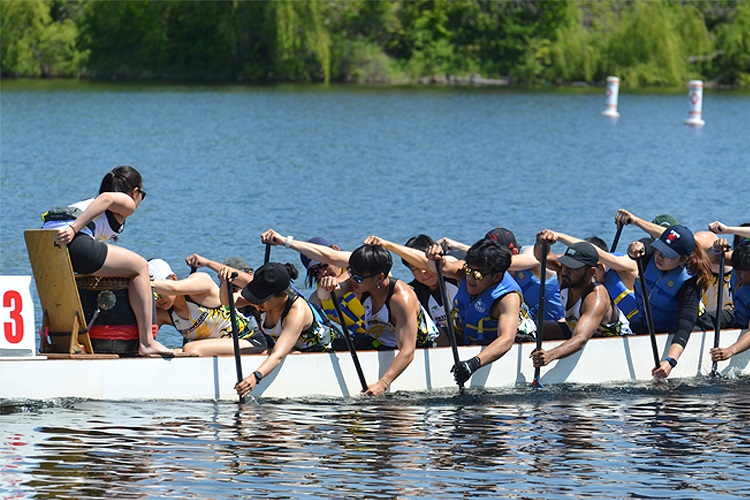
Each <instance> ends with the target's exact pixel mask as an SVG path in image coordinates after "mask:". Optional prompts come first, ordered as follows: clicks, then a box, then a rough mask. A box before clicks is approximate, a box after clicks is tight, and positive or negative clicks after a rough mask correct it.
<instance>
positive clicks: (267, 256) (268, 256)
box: [263, 243, 271, 264]
mask: <svg viewBox="0 0 750 500" xmlns="http://www.w3.org/2000/svg"><path fill="white" fill-rule="evenodd" d="M269 260H271V244H270V243H266V256H265V257H264V258H263V264H268V261H269Z"/></svg>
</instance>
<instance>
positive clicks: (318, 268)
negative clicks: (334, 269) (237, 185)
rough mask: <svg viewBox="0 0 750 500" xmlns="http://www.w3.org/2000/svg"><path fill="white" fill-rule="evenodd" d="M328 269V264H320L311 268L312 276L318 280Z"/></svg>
mask: <svg viewBox="0 0 750 500" xmlns="http://www.w3.org/2000/svg"><path fill="white" fill-rule="evenodd" d="M326 269H328V264H318V265H317V266H313V267H311V268H310V276H312V277H313V278H315V279H317V278H319V277H320V273H322V272H323V271H325V270H326Z"/></svg>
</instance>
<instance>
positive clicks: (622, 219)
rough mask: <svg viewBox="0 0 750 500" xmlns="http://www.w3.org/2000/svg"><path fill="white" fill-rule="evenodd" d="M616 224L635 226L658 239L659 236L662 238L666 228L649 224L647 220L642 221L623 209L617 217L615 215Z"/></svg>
mask: <svg viewBox="0 0 750 500" xmlns="http://www.w3.org/2000/svg"><path fill="white" fill-rule="evenodd" d="M615 223H617V224H623V225H626V226H627V225H630V224H632V225H634V226H636V227H638V228H640V229H642V230H643V231H645V232H646V233H647V234H648V235H649V236H651V237H652V238H654V239H656V238H658V237H659V236H661V233H663V232H664V229H665V228H664V227H662V226H660V225H659V224H654V223H653V222H649V221H647V220H645V219H642V218H640V217H638V216H636V215H633V214H632V213H630V212H628V211H627V210H625V209H623V208H621V209H620V210H618V211H617V215H615Z"/></svg>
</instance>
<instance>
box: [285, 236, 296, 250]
mask: <svg viewBox="0 0 750 500" xmlns="http://www.w3.org/2000/svg"><path fill="white" fill-rule="evenodd" d="M293 239H294V236H287V237H286V243H284V246H285V247H287V248H289V247H291V246H292V240H293Z"/></svg>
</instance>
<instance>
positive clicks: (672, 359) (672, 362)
mask: <svg viewBox="0 0 750 500" xmlns="http://www.w3.org/2000/svg"><path fill="white" fill-rule="evenodd" d="M664 361H666V362H667V363H669V365H670V366H671V367H672V368H674V367H675V366H677V360H676V359H674V358H665V359H664Z"/></svg>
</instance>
